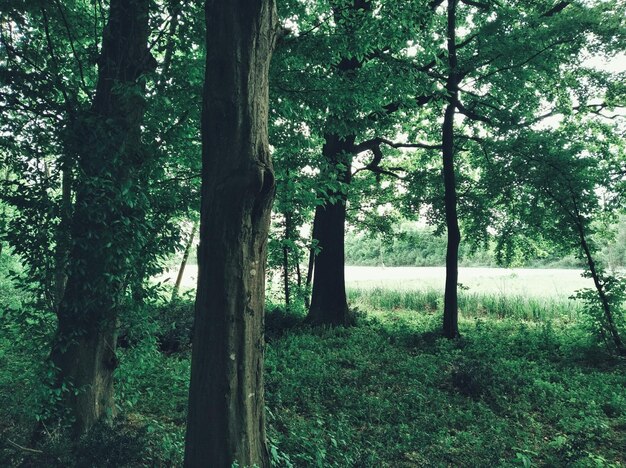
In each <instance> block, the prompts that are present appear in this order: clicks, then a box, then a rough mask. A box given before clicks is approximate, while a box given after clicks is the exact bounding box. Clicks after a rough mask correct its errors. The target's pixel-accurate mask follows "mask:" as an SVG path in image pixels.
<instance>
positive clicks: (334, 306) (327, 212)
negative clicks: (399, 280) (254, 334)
mask: <svg viewBox="0 0 626 468" xmlns="http://www.w3.org/2000/svg"><path fill="white" fill-rule="evenodd" d="M353 145H354V137H350V138H348V139H340V138H339V137H338V136H337V135H326V143H325V144H324V148H323V154H324V157H325V158H326V159H327V160H328V161H330V162H331V163H332V165H333V167H337V165H339V164H343V166H344V169H343V171H341V172H340V174H338V180H340V181H341V182H344V183H350V177H351V159H352V151H353ZM331 195H334V196H336V197H337V198H338V200H337V201H335V202H330V201H328V202H327V203H326V204H325V205H324V206H318V207H317V209H316V210H315V220H314V222H313V223H314V232H313V234H314V236H315V239H316V240H317V241H318V247H319V248H320V251H319V253H318V254H317V256H316V258H315V274H314V275H313V293H312V297H311V306H310V308H309V313H308V315H307V321H308V322H309V323H312V324H315V325H351V324H353V323H354V317H353V315H352V314H351V312H350V310H349V308H348V300H347V298H346V281H345V266H344V263H345V251H344V237H345V223H346V196H345V195H344V194H341V193H335V194H331Z"/></svg>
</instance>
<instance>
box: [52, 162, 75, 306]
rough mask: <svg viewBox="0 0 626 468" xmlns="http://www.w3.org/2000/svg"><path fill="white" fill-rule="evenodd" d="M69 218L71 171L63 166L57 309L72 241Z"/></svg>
mask: <svg viewBox="0 0 626 468" xmlns="http://www.w3.org/2000/svg"><path fill="white" fill-rule="evenodd" d="M71 219H72V171H71V169H70V168H69V167H65V168H64V169H63V175H62V178H61V221H60V222H59V226H58V230H57V236H56V251H55V272H54V289H55V290H54V302H55V309H57V310H58V308H59V305H60V304H61V301H62V300H63V294H65V285H66V284H67V266H68V262H69V255H70V250H71V243H72V235H71Z"/></svg>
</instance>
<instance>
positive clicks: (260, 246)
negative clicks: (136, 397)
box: [185, 0, 278, 468]
mask: <svg viewBox="0 0 626 468" xmlns="http://www.w3.org/2000/svg"><path fill="white" fill-rule="evenodd" d="M206 24H207V58H206V75H205V85H204V100H203V109H202V145H203V149H202V163H203V164H202V197H201V210H200V212H201V222H200V247H199V250H198V267H199V275H198V289H197V295H196V306H195V324H194V330H195V331H194V338H193V354H192V362H191V386H190V392H189V414H188V419H187V435H186V445H185V466H187V467H206V466H211V467H216V468H230V467H231V466H232V464H233V463H234V462H237V463H238V464H239V466H258V467H261V468H265V467H268V466H269V455H268V451H267V446H266V439H265V415H264V389H263V348H264V338H263V325H264V310H263V309H264V295H265V262H266V256H267V236H268V232H269V223H270V211H271V205H272V201H273V197H274V183H275V182H274V171H273V169H272V164H271V159H270V153H269V144H268V140H267V138H268V137H267V120H268V94H269V93H268V87H269V86H268V80H269V79H268V73H269V63H270V58H271V55H272V50H273V48H274V44H275V40H276V37H277V32H278V20H277V15H276V10H275V4H274V1H273V0H258V1H254V2H250V1H244V0H233V1H229V2H215V1H213V0H207V2H206Z"/></svg>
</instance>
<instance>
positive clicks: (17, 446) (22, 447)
mask: <svg viewBox="0 0 626 468" xmlns="http://www.w3.org/2000/svg"><path fill="white" fill-rule="evenodd" d="M7 442H8V443H9V444H11V445H12V446H13V447H15V448H17V449H20V450H24V451H25V452H31V453H43V452H42V451H41V450H36V449H32V448H28V447H24V446H23V445H20V444H16V443H15V442H13V441H12V440H11V439H7Z"/></svg>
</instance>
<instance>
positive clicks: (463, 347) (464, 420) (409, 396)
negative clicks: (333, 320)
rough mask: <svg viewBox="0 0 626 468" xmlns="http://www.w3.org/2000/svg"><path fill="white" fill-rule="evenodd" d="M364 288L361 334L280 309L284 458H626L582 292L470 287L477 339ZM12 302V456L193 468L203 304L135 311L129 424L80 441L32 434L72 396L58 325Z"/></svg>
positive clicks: (278, 375)
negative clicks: (58, 346)
mask: <svg viewBox="0 0 626 468" xmlns="http://www.w3.org/2000/svg"><path fill="white" fill-rule="evenodd" d="M349 296H350V302H351V304H352V305H353V306H354V307H355V308H356V309H358V312H357V318H358V320H357V325H356V326H355V327H351V328H336V329H325V328H310V327H307V326H305V325H304V324H303V320H302V318H303V313H302V312H300V313H285V312H284V311H281V309H280V308H278V307H270V308H269V312H268V314H267V327H266V328H267V330H266V336H267V349H266V361H265V362H266V375H265V381H266V404H267V423H268V436H269V442H270V453H271V457H272V461H273V463H274V465H275V466H284V467H289V466H293V467H372V468H373V467H390V468H392V467H393V468H396V467H398V468H403V467H439V466H441V467H447V466H449V467H481V466H503V467H513V466H523V467H529V466H546V467H618V466H626V451H625V449H624V447H626V362H625V361H624V360H619V359H616V358H614V357H612V356H610V355H609V354H607V353H606V351H605V350H604V349H603V347H602V346H601V345H599V344H598V343H597V342H595V341H594V340H593V338H592V335H591V333H590V331H589V330H588V329H587V327H586V324H585V320H584V315H582V314H581V312H580V310H579V308H577V307H576V306H575V305H574V303H573V302H571V301H569V300H567V299H563V298H554V297H553V298H541V297H533V296H532V295H531V296H525V295H522V294H520V295H508V296H504V295H502V294H489V293H478V292H472V290H471V289H470V290H469V291H463V293H462V295H461V301H460V306H461V322H460V329H461V334H462V338H461V339H460V340H457V341H448V340H446V339H444V338H442V337H441V336H440V335H439V329H440V322H441V314H440V312H438V311H440V310H441V297H440V292H438V291H436V290H434V289H428V290H410V289H406V288H397V289H395V290H390V289H389V288H387V287H383V286H381V285H378V286H376V285H374V286H372V285H366V287H363V286H358V287H354V286H352V287H351V288H350V291H349ZM7 297H9V296H7ZM2 300H3V297H0V301H2ZM11 307H12V308H9V309H3V312H2V313H3V314H4V315H3V316H2V323H1V325H0V466H36V467H39V466H46V467H72V466H77V467H78V466H81V467H86V466H89V467H105V466H107V467H117V466H129V467H133V466H180V465H181V462H182V455H183V448H184V447H183V446H184V427H185V417H186V401H187V395H188V382H189V368H190V339H189V336H190V333H189V332H190V327H191V322H192V304H191V302H189V301H179V302H176V303H174V304H166V305H161V306H150V307H146V308H145V309H142V310H137V311H132V312H129V313H127V314H125V316H124V321H123V324H122V330H121V334H120V348H119V357H120V366H119V368H118V370H117V374H116V379H117V380H116V394H117V403H118V405H119V412H118V414H119V417H118V419H117V421H118V422H117V423H116V424H115V426H114V427H113V428H112V429H111V428H108V427H97V428H96V430H95V431H94V432H92V433H91V434H89V435H87V436H86V437H84V438H83V439H81V440H80V441H79V442H78V444H77V445H76V446H75V447H74V450H71V447H72V445H73V441H72V440H71V439H69V438H68V437H66V436H64V435H63V433H62V432H60V431H58V430H57V429H56V428H55V427H53V426H49V427H47V430H48V436H47V437H44V440H43V441H41V442H40V443H39V444H37V445H33V442H32V440H31V439H30V431H31V429H32V427H33V426H34V425H35V423H36V419H37V418H45V417H46V411H47V409H48V408H49V406H50V404H51V403H52V402H53V401H54V400H55V398H58V396H57V395H52V394H50V392H47V391H46V390H45V387H44V386H43V385H42V382H43V381H45V375H46V372H48V369H46V367H45V366H42V364H41V362H43V361H44V360H45V359H44V358H45V356H46V355H47V352H48V351H47V350H48V348H47V340H49V338H50V336H51V333H52V331H53V329H54V321H53V317H51V316H50V315H45V314H41V313H40V312H37V311H34V310H28V309H27V310H21V311H19V312H17V311H16V309H15V306H11ZM11 310H14V311H13V312H11ZM18 445H21V446H23V447H26V448H33V449H35V450H37V451H40V452H29V451H25V450H23V449H20V448H18ZM20 464H21V465H20Z"/></svg>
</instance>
